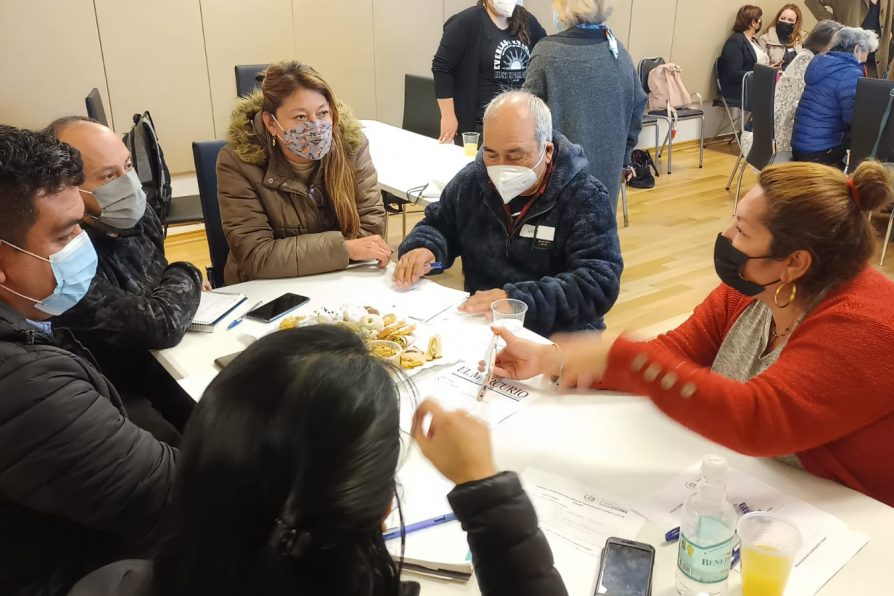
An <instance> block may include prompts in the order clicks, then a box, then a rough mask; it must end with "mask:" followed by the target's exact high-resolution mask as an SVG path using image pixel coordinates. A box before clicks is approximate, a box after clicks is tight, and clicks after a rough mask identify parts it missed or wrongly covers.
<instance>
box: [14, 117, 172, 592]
mask: <svg viewBox="0 0 894 596" xmlns="http://www.w3.org/2000/svg"><path fill="white" fill-rule="evenodd" d="M83 180H84V176H83V171H82V166H81V160H80V158H79V156H78V153H77V151H76V150H74V149H72V148H71V147H68V146H67V145H63V144H61V143H59V142H57V141H56V140H54V139H53V138H52V137H50V136H48V135H44V134H39V133H33V132H30V131H23V130H18V129H16V128H13V127H11V126H0V213H2V214H3V216H2V217H0V536H2V537H3V539H2V541H0V594H11V595H18V594H28V595H34V594H40V595H56V594H65V593H66V592H67V590H68V589H69V588H70V587H71V585H72V584H73V583H74V581H76V580H77V579H78V578H79V577H81V576H82V575H84V574H85V573H86V572H88V571H91V570H92V569H95V568H97V567H99V566H101V565H103V564H105V563H107V562H109V561H114V560H116V559H120V558H125V557H129V556H139V555H140V553H142V552H144V549H145V548H146V547H147V545H148V544H149V542H150V541H151V539H152V536H153V534H154V532H155V531H156V528H157V527H158V525H159V521H160V518H161V516H162V512H163V511H164V509H165V507H166V506H167V504H168V501H169V498H170V494H171V489H172V486H173V479H174V470H175V457H176V451H175V450H174V449H172V448H171V447H169V446H168V445H166V444H164V443H160V442H158V441H157V440H156V439H155V438H153V437H152V435H150V434H149V433H147V432H145V431H143V430H141V429H140V428H138V427H137V426H135V425H134V424H132V423H131V422H130V421H129V420H128V418H127V416H126V414H125V411H124V408H123V406H122V403H121V400H120V398H119V396H118V393H117V392H116V391H115V388H114V387H113V386H112V385H111V384H110V383H109V382H108V381H107V380H106V379H105V378H104V377H103V376H102V374H100V373H99V371H98V370H97V369H96V366H95V363H94V362H92V358H91V357H90V354H89V352H87V351H86V350H82V351H80V353H77V354H76V353H72V352H69V351H66V350H64V349H62V348H60V347H59V339H60V338H64V339H65V343H66V344H67V345H73V346H77V345H78V344H77V342H76V340H74V338H73V336H72V335H71V334H70V333H69V332H67V331H66V330H64V329H60V328H54V327H53V326H51V325H50V324H48V323H47V322H46V320H47V319H48V318H49V317H50V315H59V314H61V313H62V312H64V311H65V310H66V309H67V308H70V307H71V306H72V305H73V304H74V303H76V302H77V301H78V300H79V299H80V298H81V297H83V295H84V294H85V293H86V291H87V288H88V287H89V284H90V281H91V278H92V277H93V274H94V271H95V268H96V254H95V252H94V249H93V247H92V245H91V243H90V242H89V239H88V238H87V237H86V236H85V235H84V233H83V231H82V230H81V227H80V221H81V219H82V218H83V214H84V203H83V201H82V199H81V198H80V196H79V193H78V188H77V187H78V185H80V184H81V183H82V182H83Z"/></svg>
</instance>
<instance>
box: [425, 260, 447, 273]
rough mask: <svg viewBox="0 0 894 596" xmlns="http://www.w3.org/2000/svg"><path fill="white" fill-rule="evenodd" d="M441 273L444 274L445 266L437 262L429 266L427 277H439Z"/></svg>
mask: <svg viewBox="0 0 894 596" xmlns="http://www.w3.org/2000/svg"><path fill="white" fill-rule="evenodd" d="M440 273H444V265H442V264H441V263H439V262H437V261H435V262H434V263H429V264H428V272H427V273H426V275H438V274H440Z"/></svg>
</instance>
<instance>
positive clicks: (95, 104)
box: [84, 87, 109, 126]
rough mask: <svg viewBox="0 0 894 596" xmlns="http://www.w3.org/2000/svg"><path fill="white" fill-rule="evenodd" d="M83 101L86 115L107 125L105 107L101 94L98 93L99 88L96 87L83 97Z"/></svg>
mask: <svg viewBox="0 0 894 596" xmlns="http://www.w3.org/2000/svg"><path fill="white" fill-rule="evenodd" d="M84 103H85V104H86V105H87V116H88V117H90V118H93V119H94V120H96V121H97V122H99V123H100V124H102V125H104V126H108V125H109V119H108V118H106V109H105V107H104V106H103V105H102V96H101V95H100V94H99V89H97V88H96V87H94V88H93V90H92V91H91V92H90V93H88V94H87V97H85V98H84Z"/></svg>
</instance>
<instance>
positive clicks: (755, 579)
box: [737, 511, 801, 596]
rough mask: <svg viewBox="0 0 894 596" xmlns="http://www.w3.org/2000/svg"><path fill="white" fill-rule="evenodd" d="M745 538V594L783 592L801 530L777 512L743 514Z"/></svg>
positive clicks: (741, 525)
mask: <svg viewBox="0 0 894 596" xmlns="http://www.w3.org/2000/svg"><path fill="white" fill-rule="evenodd" d="M737 531H738V533H739V539H740V540H741V541H742V596H782V595H783V592H785V584H786V583H787V582H788V576H789V574H790V573H791V570H792V565H793V563H794V559H795V555H796V554H797V552H798V550H799V549H800V548H801V532H800V531H799V530H798V528H797V526H795V525H794V524H793V523H792V522H790V521H789V520H787V519H785V518H784V517H782V516H780V515H776V514H775V513H767V512H764V511H755V512H753V513H749V514H747V515H743V516H742V519H740V520H739V525H738V529H737Z"/></svg>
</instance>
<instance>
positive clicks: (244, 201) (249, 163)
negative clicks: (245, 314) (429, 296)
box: [217, 60, 392, 284]
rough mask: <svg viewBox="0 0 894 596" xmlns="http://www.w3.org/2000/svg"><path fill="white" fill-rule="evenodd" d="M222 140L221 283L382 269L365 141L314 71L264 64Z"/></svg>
mask: <svg viewBox="0 0 894 596" xmlns="http://www.w3.org/2000/svg"><path fill="white" fill-rule="evenodd" d="M227 140H228V143H227V145H226V146H225V147H224V148H223V149H221V151H220V156H219V157H218V160H217V194H218V201H219V202H220V218H221V224H222V225H223V229H224V234H225V235H226V238H227V244H228V245H229V247H230V255H229V257H228V258H227V265H226V268H225V269H224V279H225V280H226V283H228V284H233V283H238V282H242V281H248V280H252V279H270V278H280V277H298V276H303V275H314V274H316V273H326V272H329V271H338V270H340V269H344V268H345V267H347V266H348V263H349V262H350V261H352V260H353V261H366V260H376V261H378V263H379V266H380V267H384V266H385V265H386V264H387V263H388V259H389V258H390V257H391V252H392V251H391V249H390V248H389V247H388V244H386V243H385V240H383V239H382V236H381V234H382V233H383V232H384V230H385V208H384V206H383V205H382V194H381V192H380V191H379V188H378V186H377V176H376V170H375V168H374V167H373V164H372V158H371V157H370V155H369V141H367V139H366V137H365V136H364V134H363V131H362V130H361V124H360V122H359V121H358V120H357V119H356V118H354V116H353V114H352V113H351V111H350V109H349V108H348V107H347V106H346V105H344V104H343V103H341V102H339V101H338V100H337V99H336V97H335V94H334V92H333V91H332V88H331V87H329V85H328V84H327V83H326V81H324V80H323V78H322V77H321V76H320V75H319V73H317V71H316V70H314V69H313V68H311V67H310V66H308V65H306V64H301V63H300V62H296V61H294V60H291V61H284V62H279V63H277V64H272V65H270V66H269V67H268V68H267V70H266V71H265V74H264V81H263V83H262V84H261V89H260V90H258V91H255V92H254V93H252V94H251V95H249V96H248V97H245V98H242V99H240V100H239V101H238V103H237V104H236V108H235V109H234V110H233V115H232V118H231V121H230V129H229V131H228V133H227Z"/></svg>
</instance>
